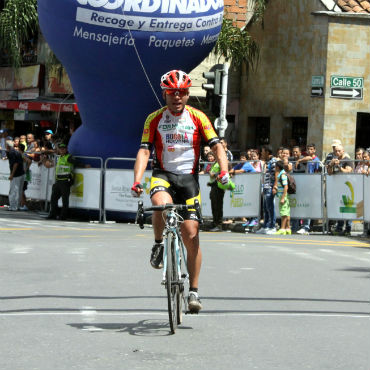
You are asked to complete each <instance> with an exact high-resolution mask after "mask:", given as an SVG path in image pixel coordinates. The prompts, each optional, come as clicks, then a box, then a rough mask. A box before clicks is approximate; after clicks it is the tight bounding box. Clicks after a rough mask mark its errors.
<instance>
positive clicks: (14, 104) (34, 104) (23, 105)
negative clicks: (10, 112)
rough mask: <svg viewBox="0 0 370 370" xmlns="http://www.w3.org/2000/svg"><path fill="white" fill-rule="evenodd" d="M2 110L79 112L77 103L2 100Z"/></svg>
mask: <svg viewBox="0 0 370 370" xmlns="http://www.w3.org/2000/svg"><path fill="white" fill-rule="evenodd" d="M0 109H20V110H37V111H44V112H78V107H77V104H76V103H61V102H60V103H59V102H49V101H21V100H0Z"/></svg>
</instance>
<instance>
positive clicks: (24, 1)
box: [0, 0, 38, 68]
mask: <svg viewBox="0 0 370 370" xmlns="http://www.w3.org/2000/svg"><path fill="white" fill-rule="evenodd" d="M37 31H38V15H37V0H7V1H6V3H5V6H4V9H3V10H2V11H1V12H0V49H1V50H3V52H4V53H5V54H6V56H7V57H8V60H9V64H11V65H12V66H13V67H15V68H18V67H20V66H21V64H22V55H21V50H22V44H23V43H24V42H25V41H27V40H29V39H30V38H32V37H33V36H34V35H35V33H37Z"/></svg>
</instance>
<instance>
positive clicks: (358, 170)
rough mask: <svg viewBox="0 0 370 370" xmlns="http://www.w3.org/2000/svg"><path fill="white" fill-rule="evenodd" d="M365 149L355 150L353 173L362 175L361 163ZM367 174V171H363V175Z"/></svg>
mask: <svg viewBox="0 0 370 370" xmlns="http://www.w3.org/2000/svg"><path fill="white" fill-rule="evenodd" d="M364 151H365V149H364V148H357V149H356V152H355V160H356V161H355V171H354V172H355V173H364V172H363V169H364V168H363V167H364V162H363V154H364ZM366 172H367V169H366V170H365V173H366Z"/></svg>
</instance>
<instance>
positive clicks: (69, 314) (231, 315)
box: [0, 311, 370, 320]
mask: <svg viewBox="0 0 370 370" xmlns="http://www.w3.org/2000/svg"><path fill="white" fill-rule="evenodd" d="M84 315H86V314H85V313H83V311H76V312H68V311H66V312H11V313H0V317H13V316H14V317H22V316H24V317H27V316H84ZM97 316H166V317H168V313H167V312H151V311H148V312H146V311H142V312H125V313H121V312H99V311H94V317H97ZM238 316H253V317H255V316H261V317H268V316H275V317H334V318H336V317H340V318H355V319H363V318H365V319H367V320H368V319H369V318H370V313H369V314H358V315H355V314H346V313H343V314H341V313H334V314H331V313H316V312H315V313H299V312H297V313H291V312H287V313H275V312H244V313H242V312H238V313H233V312H230V313H200V314H199V315H187V316H186V317H187V318H190V317H191V318H202V317H238Z"/></svg>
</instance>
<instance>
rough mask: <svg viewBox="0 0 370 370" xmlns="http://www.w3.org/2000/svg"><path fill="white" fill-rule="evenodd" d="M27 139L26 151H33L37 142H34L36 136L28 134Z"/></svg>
mask: <svg viewBox="0 0 370 370" xmlns="http://www.w3.org/2000/svg"><path fill="white" fill-rule="evenodd" d="M26 141H27V149H26V150H25V153H31V152H33V151H34V148H35V144H34V142H35V136H34V135H33V134H31V133H29V134H27V136H26Z"/></svg>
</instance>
